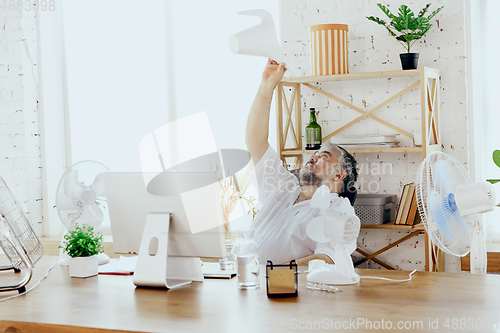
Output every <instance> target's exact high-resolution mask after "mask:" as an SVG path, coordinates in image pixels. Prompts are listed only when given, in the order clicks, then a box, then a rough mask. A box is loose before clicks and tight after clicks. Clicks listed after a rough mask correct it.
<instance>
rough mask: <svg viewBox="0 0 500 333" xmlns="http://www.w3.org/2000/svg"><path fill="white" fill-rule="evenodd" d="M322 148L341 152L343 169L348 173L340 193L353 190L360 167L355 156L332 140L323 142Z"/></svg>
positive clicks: (340, 161) (340, 159) (340, 157)
mask: <svg viewBox="0 0 500 333" xmlns="http://www.w3.org/2000/svg"><path fill="white" fill-rule="evenodd" d="M320 150H328V151H336V152H337V153H339V155H340V156H339V164H340V166H341V167H342V170H343V171H344V172H345V173H346V176H345V178H344V184H343V186H342V190H341V191H340V193H345V192H350V191H352V189H351V188H353V187H354V184H355V183H356V181H357V180H358V169H357V163H356V159H354V156H352V155H351V154H350V153H349V152H348V151H347V150H345V149H344V148H342V147H340V146H339V145H337V144H335V143H331V142H325V143H323V145H322V146H321V149H320Z"/></svg>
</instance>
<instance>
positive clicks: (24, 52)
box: [0, 9, 42, 235]
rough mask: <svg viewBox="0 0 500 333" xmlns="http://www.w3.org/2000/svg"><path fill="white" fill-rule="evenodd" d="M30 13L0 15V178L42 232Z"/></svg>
mask: <svg viewBox="0 0 500 333" xmlns="http://www.w3.org/2000/svg"><path fill="white" fill-rule="evenodd" d="M34 15H35V13H34V12H33V11H31V12H29V11H18V10H17V9H16V10H14V11H10V10H6V11H4V10H1V11H0V175H1V176H2V177H3V178H4V180H5V181H6V183H7V185H8V186H9V187H10V190H11V191H12V192H13V193H14V195H15V196H16V197H17V199H18V202H19V203H20V204H21V207H22V209H23V210H24V212H25V213H26V216H27V217H28V220H29V222H30V223H31V225H32V226H33V227H34V229H35V232H36V233H37V235H41V233H42V204H41V200H42V181H41V159H40V135H39V120H38V105H37V103H38V102H37V98H38V70H37V67H36V65H37V63H36V62H37V29H36V17H35V16H34Z"/></svg>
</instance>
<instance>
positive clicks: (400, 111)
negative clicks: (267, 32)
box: [280, 0, 469, 271]
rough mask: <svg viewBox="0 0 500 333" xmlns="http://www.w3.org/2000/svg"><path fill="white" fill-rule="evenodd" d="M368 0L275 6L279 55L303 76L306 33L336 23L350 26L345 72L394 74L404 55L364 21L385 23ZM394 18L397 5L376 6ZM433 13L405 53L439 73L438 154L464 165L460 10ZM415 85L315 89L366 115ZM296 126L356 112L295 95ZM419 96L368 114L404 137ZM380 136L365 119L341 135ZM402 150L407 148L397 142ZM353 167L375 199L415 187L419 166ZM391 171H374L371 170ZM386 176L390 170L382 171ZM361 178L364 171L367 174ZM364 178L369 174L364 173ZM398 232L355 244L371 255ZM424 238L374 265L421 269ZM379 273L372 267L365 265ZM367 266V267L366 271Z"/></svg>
mask: <svg viewBox="0 0 500 333" xmlns="http://www.w3.org/2000/svg"><path fill="white" fill-rule="evenodd" d="M377 2H380V1H372V0H350V1H339V0H335V1H332V0H281V2H280V5H281V8H280V10H281V18H280V19H281V31H282V36H281V37H282V43H283V46H284V49H285V52H286V53H287V54H288V55H292V56H293V58H294V61H295V63H294V64H295V66H296V67H299V70H300V71H301V72H302V75H310V69H309V67H310V65H309V64H310V57H309V55H310V49H309V47H310V46H309V37H308V33H309V26H311V25H316V24H324V23H343V24H348V26H349V33H348V36H349V47H348V48H349V70H350V72H351V73H356V72H371V71H383V70H399V69H401V67H400V66H401V65H400V61H399V54H400V53H403V52H405V49H404V48H403V46H401V44H399V43H398V42H397V41H396V40H395V39H394V38H393V37H391V36H390V35H389V33H388V32H387V30H386V29H385V28H383V27H382V26H379V25H377V24H376V23H374V22H371V21H368V20H367V19H366V16H376V17H380V18H385V14H384V13H383V12H382V11H381V10H380V9H379V8H378V7H377V5H376V4H377ZM382 3H383V4H385V5H389V8H390V9H391V11H392V12H393V13H395V12H397V9H398V7H399V6H400V5H401V1H400V0H398V1H395V0H389V1H384V2H382ZM426 3H428V1H423V0H417V1H409V2H407V5H408V6H409V7H410V8H411V9H413V11H414V12H415V13H416V14H418V12H419V11H420V9H422V8H423V7H424V6H425V4H426ZM440 6H445V7H444V8H443V10H442V11H441V12H440V13H439V14H438V15H437V16H436V17H435V18H434V19H432V21H431V23H432V24H433V27H432V29H431V30H430V31H429V33H428V34H427V36H426V37H424V38H423V39H421V40H420V41H417V42H416V43H415V44H414V45H413V48H412V52H418V53H420V59H419V67H420V66H427V67H433V68H437V69H439V70H440V74H441V117H442V118H441V119H442V122H441V130H442V132H441V135H442V142H443V146H444V147H443V151H444V152H445V153H449V154H452V155H453V156H455V157H456V158H458V160H459V161H461V162H462V163H464V164H465V165H466V167H467V165H468V162H469V161H468V123H467V111H468V110H467V103H466V84H465V80H466V73H465V69H466V63H465V61H466V57H465V49H466V48H465V32H464V30H463V26H464V4H463V2H462V1H456V0H437V1H433V2H432V5H431V8H430V10H429V12H432V11H434V10H435V9H437V8H438V7H440ZM415 81H416V80H415V79H409V78H393V79H378V80H366V81H350V82H334V83H327V84H321V85H320V87H321V88H323V89H325V90H326V91H329V92H331V93H332V94H334V95H336V96H338V97H340V98H342V99H344V100H345V101H347V102H350V103H351V104H353V105H355V106H358V107H360V108H362V109H363V110H365V111H368V110H369V109H371V108H373V107H374V106H376V105H378V104H380V103H381V102H383V101H384V100H386V99H387V98H389V97H390V96H392V95H393V94H395V93H397V92H398V91H400V90H402V89H404V88H406V87H407V86H408V85H410V84H411V83H413V82H415ZM302 97H303V98H302V102H303V104H302V114H303V117H302V121H303V123H304V124H305V123H307V122H308V112H307V110H308V109H309V107H315V108H316V109H317V110H319V122H320V124H321V125H322V128H323V130H324V131H325V133H330V132H332V131H333V130H334V129H336V128H338V127H339V126H341V125H343V124H346V123H347V122H348V121H350V120H352V119H354V118H356V117H357V116H358V115H359V113H357V112H356V111H353V110H351V109H348V108H347V107H344V106H342V105H340V104H338V103H337V102H335V101H333V100H330V99H328V98H326V97H323V96H321V95H318V94H317V93H315V92H313V91H312V90H310V89H308V88H306V87H303V88H302ZM419 102H420V90H419V89H418V88H417V89H414V90H412V91H411V92H409V93H406V94H404V95H402V96H401V97H399V98H398V99H396V100H395V101H393V102H391V103H390V104H388V105H387V106H386V107H384V108H382V109H380V110H378V111H376V112H375V114H374V115H376V116H378V117H380V118H382V119H387V120H389V119H390V120H391V122H393V123H394V124H395V125H396V126H399V127H401V128H403V129H406V130H408V131H413V130H416V129H419V128H420V124H421V123H420V103H419ZM362 133H368V134H386V133H393V131H392V130H391V129H389V128H387V127H385V126H384V125H381V124H379V123H377V122H375V121H373V120H371V119H364V120H363V121H361V122H360V123H359V124H357V125H356V126H355V127H353V128H350V129H347V130H346V131H344V134H345V135H350V134H351V135H352V134H362ZM402 143H403V145H408V144H409V141H407V140H406V139H405V138H402ZM356 158H357V160H358V162H359V163H360V166H362V169H361V171H362V172H361V173H360V177H359V178H360V179H359V180H360V182H359V183H358V188H359V193H367V192H369V188H368V185H369V184H371V186H372V188H371V189H372V190H373V189H376V188H378V192H379V193H394V194H398V195H399V194H400V193H401V190H402V186H403V185H404V184H405V183H408V182H411V181H413V180H414V178H415V175H416V171H417V169H418V166H419V164H420V162H421V154H419V153H409V154H387V153H386V154H357V156H356ZM373 163H377V164H382V165H385V164H387V163H389V164H390V165H392V171H391V172H388V171H387V170H388V169H386V172H385V174H384V173H383V172H377V169H376V168H374V166H375V165H374V164H373ZM389 169H390V168H389ZM367 171H368V172H367ZM370 171H371V172H370ZM405 233H406V232H404V231H385V230H362V231H361V234H360V238H359V240H358V245H359V247H360V248H363V249H364V250H365V251H367V252H369V253H372V252H375V251H376V250H377V249H380V248H382V247H384V246H386V245H387V244H389V243H392V242H394V241H395V240H396V239H398V238H401V237H403V236H404V234H405ZM424 242H425V241H424V236H423V235H419V236H417V237H415V238H412V239H411V240H409V241H406V242H404V243H402V244H400V245H399V246H398V247H397V248H395V249H391V250H390V251H389V252H386V253H384V254H382V255H380V256H379V259H381V260H383V261H384V262H387V263H388V264H390V265H393V266H395V267H398V268H400V269H407V270H411V269H414V268H417V269H423V267H424V258H425V256H424ZM370 266H371V267H378V265H377V264H375V263H373V264H370ZM365 267H366V266H365ZM445 269H446V270H447V271H455V270H459V269H460V267H459V260H457V258H454V257H446V260H445Z"/></svg>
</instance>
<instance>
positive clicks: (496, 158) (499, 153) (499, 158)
mask: <svg viewBox="0 0 500 333" xmlns="http://www.w3.org/2000/svg"><path fill="white" fill-rule="evenodd" d="M493 162H494V163H495V164H496V166H497V167H499V168H500V150H494V151H493ZM486 181H487V182H490V183H491V184H496V183H498V182H500V179H486Z"/></svg>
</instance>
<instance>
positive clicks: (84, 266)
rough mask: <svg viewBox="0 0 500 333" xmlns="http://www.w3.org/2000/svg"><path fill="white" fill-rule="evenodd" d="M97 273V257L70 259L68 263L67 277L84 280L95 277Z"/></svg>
mask: <svg viewBox="0 0 500 333" xmlns="http://www.w3.org/2000/svg"><path fill="white" fill-rule="evenodd" d="M98 272H99V265H98V259H97V255H94V256H90V257H76V258H71V259H70V261H69V275H71V277H78V278H86V277H90V276H94V275H97V274H98Z"/></svg>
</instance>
